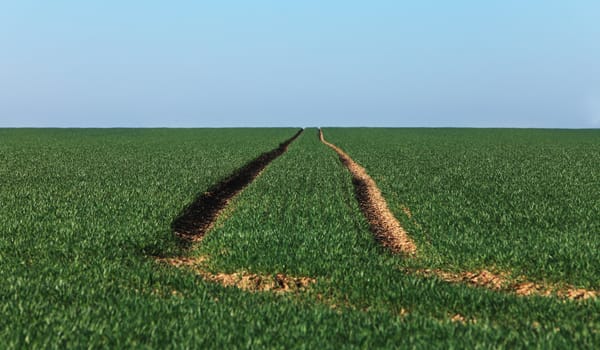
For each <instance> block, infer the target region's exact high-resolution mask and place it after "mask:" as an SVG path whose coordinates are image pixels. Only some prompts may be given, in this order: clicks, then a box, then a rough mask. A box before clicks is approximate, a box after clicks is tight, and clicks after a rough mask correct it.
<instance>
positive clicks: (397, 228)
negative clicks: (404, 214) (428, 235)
mask: <svg viewBox="0 0 600 350" xmlns="http://www.w3.org/2000/svg"><path fill="white" fill-rule="evenodd" d="M319 139H320V140H321V142H323V143H324V144H325V145H327V146H329V147H330V148H332V149H333V150H334V151H335V152H336V153H337V154H338V156H339V157H340V160H341V161H342V163H343V164H344V165H345V166H346V168H348V170H349V171H350V173H351V174H352V177H353V179H352V183H353V184H354V191H355V194H356V198H357V199H358V202H359V205H360V209H361V210H362V212H363V214H364V215H365V217H366V218H367V220H368V221H369V225H370V227H371V231H372V232H373V234H374V235H375V238H376V239H377V240H378V241H379V242H381V244H383V245H384V246H385V247H387V248H389V249H390V250H391V251H393V252H394V253H402V254H406V255H409V256H413V255H415V254H416V252H417V246H416V245H415V243H414V242H413V241H412V239H411V238H410V237H409V236H408V233H407V232H406V230H404V228H403V227H402V226H401V225H400V223H399V222H398V220H397V219H396V217H394V214H392V212H391V211H390V209H389V208H388V205H387V202H386V201H385V199H384V198H383V196H382V195H381V191H380V190H379V188H378V187H377V184H376V183H375V181H373V179H372V178H371V177H370V176H369V174H367V172H366V170H365V169H364V168H363V167H362V166H360V165H358V164H357V163H356V162H355V161H354V160H352V158H350V156H349V155H348V154H346V153H345V152H344V151H343V150H341V149H340V148H339V147H337V146H336V145H334V144H332V143H329V142H327V141H326V140H325V138H324V137H323V130H321V129H319Z"/></svg>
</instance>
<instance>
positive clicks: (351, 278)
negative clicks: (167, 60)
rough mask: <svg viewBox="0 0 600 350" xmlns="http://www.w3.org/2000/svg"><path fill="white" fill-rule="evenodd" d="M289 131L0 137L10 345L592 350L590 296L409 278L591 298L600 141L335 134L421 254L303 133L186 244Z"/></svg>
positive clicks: (1, 322) (5, 327)
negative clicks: (464, 275)
mask: <svg viewBox="0 0 600 350" xmlns="http://www.w3.org/2000/svg"><path fill="white" fill-rule="evenodd" d="M295 132H296V130H295V129H214V130H206V129H197V130H193V129H190V130H185V129H183V130H135V129H131V130H118V129H116V130H0V164H1V166H0V184H1V185H2V187H1V188H0V205H1V208H2V210H1V211H0V233H1V236H0V252H1V254H0V266H2V268H1V269H0V278H1V279H2V281H3V284H2V288H0V298H1V301H2V303H1V306H0V307H1V308H2V313H1V316H2V317H1V318H0V344H2V345H3V346H2V347H6V348H21V347H28V348H39V347H54V348H63V347H65V346H67V347H94V348H97V347H110V348H115V347H117V348H118V347H124V346H126V347H131V346H135V347H142V348H143V347H149V348H157V347H160V348H165V347H167V348H203V347H213V348H257V347H259V348H260V347H267V348H339V347H340V346H345V347H356V348H373V347H386V348H396V347H401V346H414V347H424V348H431V347H435V348H446V347H461V348H464V347H483V348H489V347H507V348H515V347H539V348H548V347H565V348H568V347H574V346H576V347H593V346H594V345H595V344H598V343H600V301H598V300H597V299H590V300H586V301H565V300H561V299H558V298H554V297H548V298H545V297H518V296H516V295H514V294H510V293H500V292H494V291H490V290H486V289H483V288H472V287H469V286H466V285H463V284H450V283H446V282H443V281H441V280H439V279H436V278H423V277H419V276H416V275H414V274H409V273H407V272H406V268H407V267H415V266H416V267H437V268H444V269H448V270H456V271H461V270H466V269H473V268H492V267H493V268H496V269H499V270H509V271H513V272H515V273H517V274H526V275H527V276H528V277H531V278H533V279H539V280H545V279H548V280H550V281H554V282H563V283H572V284H575V285H577V286H582V287H589V288H593V289H600V281H599V277H598V276H599V272H598V266H600V264H598V263H599V262H600V261H598V260H600V257H599V255H598V252H599V251H600V250H598V249H597V248H598V245H600V240H598V234H599V233H600V230H599V227H600V220H598V217H600V216H599V215H598V214H600V207H599V205H600V201H599V199H600V198H599V189H600V186H598V185H599V181H598V180H599V175H598V174H599V171H598V170H600V169H598V168H600V133H599V132H597V131H587V132H586V131H572V132H571V131H539V130H444V129H442V130H417V129H415V130H412V129H325V137H326V138H327V139H328V140H329V141H331V142H333V143H336V144H337V145H338V146H340V147H341V148H343V149H344V150H346V151H347V152H348V153H349V154H350V155H351V156H352V157H353V158H354V159H355V160H356V161H357V162H358V163H360V164H361V165H363V166H364V167H365V168H366V169H367V171H368V172H369V173H370V174H371V176H372V177H373V178H374V179H375V181H376V182H377V183H378V185H379V187H380V188H381V189H382V192H383V194H384V196H385V197H386V199H387V200H388V203H389V205H390V208H391V209H392V210H393V211H394V213H395V214H396V217H398V219H399V220H400V221H401V222H402V223H403V224H404V225H405V227H406V228H407V229H408V231H409V234H410V235H411V236H412V237H413V238H414V239H415V241H416V243H417V247H418V249H419V254H418V256H417V258H415V259H410V258H403V257H401V256H395V255H392V254H390V253H389V252H387V251H386V250H385V249H384V248H382V247H381V246H380V245H379V244H378V243H377V242H376V241H375V240H374V239H373V236H372V234H371V232H370V231H369V227H368V224H367V222H366V220H365V219H364V217H363V216H362V214H361V212H360V211H359V206H358V203H357V202H356V199H355V196H354V189H353V185H352V179H351V176H350V174H349V173H348V171H347V170H346V169H345V168H344V166H343V165H342V164H341V163H340V161H339V159H338V157H337V155H336V154H335V153H334V152H333V151H332V150H331V149H329V148H327V147H326V146H325V145H323V144H321V143H320V142H319V141H318V139H317V130H316V129H307V130H305V132H304V133H303V134H302V135H301V136H300V137H299V138H298V139H297V140H296V141H295V142H294V143H292V144H291V146H290V147H289V150H288V152H287V153H285V154H283V155H282V156H281V157H280V158H278V159H276V160H275V161H273V163H271V165H269V166H268V167H267V168H266V169H265V170H264V171H263V172H262V174H261V175H260V176H259V177H257V178H256V180H255V181H254V182H253V183H251V184H250V185H249V186H248V187H247V188H246V189H245V190H244V191H243V192H242V193H241V194H240V195H239V196H237V197H235V198H234V199H233V200H232V201H231V202H230V204H229V207H228V208H227V210H226V211H225V212H224V213H223V215H222V216H221V217H220V218H219V220H218V222H217V224H216V226H215V227H214V229H212V230H211V231H210V232H209V233H208V235H207V236H206V237H205V238H204V239H203V240H202V241H201V242H200V243H198V244H196V245H194V246H193V247H192V249H191V250H182V248H181V247H180V245H178V244H177V243H178V240H177V239H176V238H175V237H173V235H172V233H171V230H170V224H171V222H172V221H173V219H174V218H175V217H177V215H178V214H180V212H181V211H182V210H183V209H184V208H185V207H186V205H188V204H189V203H190V202H191V201H193V200H194V198H195V197H196V195H197V194H199V193H202V192H203V191H205V190H206V189H207V188H210V187H211V186H212V185H213V184H215V183H217V182H219V180H221V179H223V178H224V177H226V176H227V175H228V174H231V173H232V172H233V171H234V170H235V169H237V168H239V167H241V166H242V165H244V164H245V163H246V162H248V161H250V160H251V159H253V158H255V157H256V156H258V155H259V154H260V153H262V152H265V151H268V150H271V149H273V148H275V147H277V145H278V144H279V143H280V142H282V141H284V140H286V139H288V138H290V137H291V136H292V135H293V134H294V133H295ZM403 206H406V207H409V208H410V210H411V211H412V215H413V218H412V219H409V218H408V217H407V216H406V214H405V213H404V211H403V209H402V208H403ZM413 219H414V220H413ZM415 222H416V223H417V224H418V225H417V224H415ZM177 255H185V256H191V257H194V256H205V257H208V261H207V262H206V264H207V268H208V269H210V270H211V271H213V272H215V273H219V272H225V273H232V272H238V273H246V272H247V273H259V274H267V275H268V274H278V273H285V274H289V275H293V276H306V277H311V278H314V279H316V283H315V284H314V285H311V286H310V287H309V288H307V290H304V291H300V292H296V293H287V294H278V293H272V292H255V293H252V292H248V291H243V290H239V289H237V288H231V287H230V288H226V287H222V286H220V285H219V284H215V283H211V282H208V281H205V280H203V279H202V278H201V277H200V276H198V275H197V274H195V273H194V272H193V271H191V270H188V269H180V268H174V267H172V266H168V265H166V264H160V263H157V262H156V261H155V257H156V256H177ZM457 315H460V320H459V322H455V321H456V316H457ZM453 318H454V319H455V320H454V321H453Z"/></svg>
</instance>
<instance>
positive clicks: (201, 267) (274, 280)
mask: <svg viewBox="0 0 600 350" xmlns="http://www.w3.org/2000/svg"><path fill="white" fill-rule="evenodd" d="M157 261H158V262H160V263H166V264H168V265H171V266H175V267H186V268H189V269H191V270H192V271H194V272H195V273H196V274H198V275H199V276H200V277H202V279H204V280H205V281H209V282H213V283H217V284H220V285H222V286H224V287H235V288H238V289H241V290H245V291H249V292H274V293H289V292H300V291H303V290H305V289H306V288H308V287H309V286H310V285H311V284H313V283H315V282H316V280H315V279H314V278H310V277H294V276H289V275H285V274H283V273H278V274H274V275H259V274H256V273H249V272H245V271H241V272H233V273H224V272H218V273H213V272H210V271H209V270H208V269H207V267H206V262H207V261H208V258H206V257H198V258H183V257H177V258H160V259H157Z"/></svg>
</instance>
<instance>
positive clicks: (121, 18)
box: [0, 0, 600, 128]
mask: <svg viewBox="0 0 600 350" xmlns="http://www.w3.org/2000/svg"><path fill="white" fill-rule="evenodd" d="M325 125H340V126H354V125H366V126H474V127H477V126H481V127H493V126H498V127H511V126H514V127H575V128H578V127H600V1H597V0H589V1H581V0H561V1H554V0H539V1H536V0H531V1H523V0H519V1H516V0H514V1H513V0H508V1H481V0H472V1H466V0H453V1H440V0H436V1H427V0H424V1H423V0H419V1H400V0H390V1H377V0H373V1H351V0H343V1H342V0H340V1H336V0H331V1H310V0H308V1H275V0H273V1H260V0H258V1H256V0H255V1H227V0H221V1H212V2H210V1H133V0H131V1H116V0H105V1H61V0H52V1H46V0H39V1H28V0H6V1H2V2H1V3H0V127H2V126H61V127H63V126H83V127H85V126H100V127H105V126H107V127H110V126H127V127H137V126H140V127H146V126H174V127H175V126H183V127H203V126H325Z"/></svg>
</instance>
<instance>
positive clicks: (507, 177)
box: [327, 129, 600, 288]
mask: <svg viewBox="0 0 600 350" xmlns="http://www.w3.org/2000/svg"><path fill="white" fill-rule="evenodd" d="M327 136H328V137H329V139H330V140H331V141H332V142H334V143H337V144H338V146H340V147H342V148H343V149H345V150H346V151H347V152H348V153H349V154H350V155H351V156H352V157H353V158H354V159H355V160H356V161H357V162H359V163H360V164H361V165H363V166H364V167H365V168H366V169H367V171H368V172H369V173H370V174H371V176H372V177H373V178H374V179H375V181H376V182H377V183H378V185H379V187H380V188H381V190H382V192H383V194H384V196H385V197H386V198H387V200H388V202H389V204H390V208H391V209H392V210H393V211H394V213H395V215H396V217H398V218H399V219H400V220H402V221H403V223H404V225H405V226H406V228H408V229H409V231H410V232H411V234H412V236H413V237H414V238H415V239H416V240H417V241H418V243H419V246H420V248H421V250H422V252H423V254H421V256H422V257H423V263H424V264H425V265H427V266H435V267H443V268H450V269H455V270H462V269H478V268H495V269H499V270H509V271H512V272H513V274H514V275H526V276H528V277H531V278H535V279H538V280H549V281H553V282H567V283H573V284H576V285H579V286H582V287H593V288H600V278H599V276H600V253H599V252H600V240H599V239H598V238H599V237H600V219H599V218H600V132H599V131H597V130H468V129H467V130H461V129H450V130H449V129H439V130H436V129H327ZM405 206H406V207H408V208H410V210H411V212H412V215H413V219H414V220H411V219H409V218H408V217H407V215H406V214H405V213H404V210H403V208H404V207H405ZM415 223H417V224H418V225H416V224H415Z"/></svg>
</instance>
